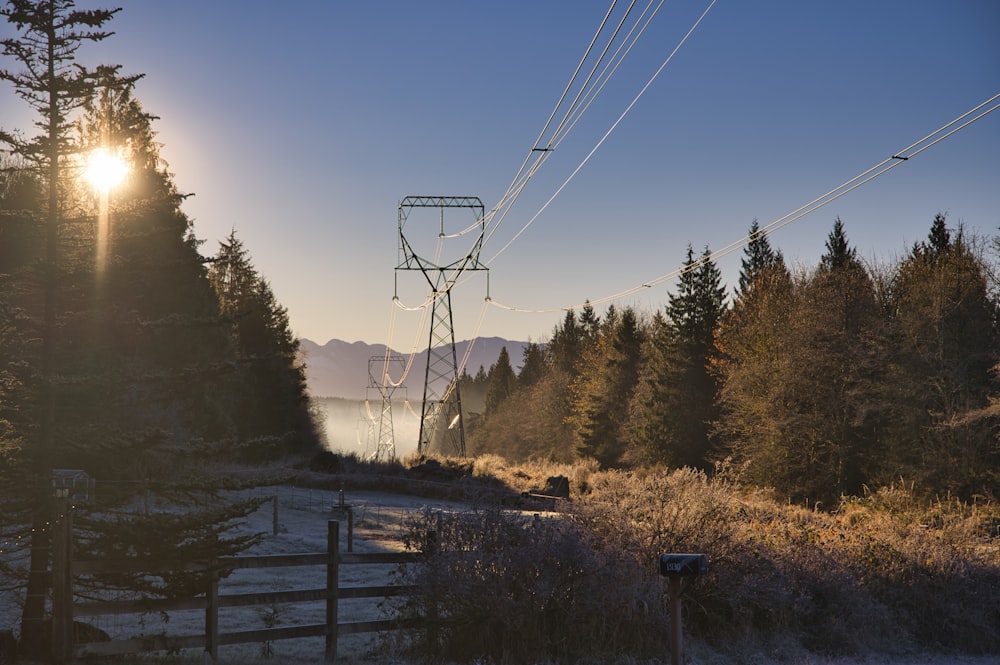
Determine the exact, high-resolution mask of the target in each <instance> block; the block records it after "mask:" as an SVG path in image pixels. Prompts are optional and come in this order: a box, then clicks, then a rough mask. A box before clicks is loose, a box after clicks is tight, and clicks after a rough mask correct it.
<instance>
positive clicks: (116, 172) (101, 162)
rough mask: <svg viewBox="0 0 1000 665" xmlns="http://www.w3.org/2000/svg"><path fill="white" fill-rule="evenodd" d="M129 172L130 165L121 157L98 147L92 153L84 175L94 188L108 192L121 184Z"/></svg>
mask: <svg viewBox="0 0 1000 665" xmlns="http://www.w3.org/2000/svg"><path fill="white" fill-rule="evenodd" d="M127 173H128V165H127V164H126V163H125V161H124V160H123V159H122V158H121V157H118V156H117V155H113V154H111V153H110V152H108V151H107V150H105V149H104V148H97V149H96V150H94V151H93V152H92V153H90V158H89V159H88V160H87V170H86V171H85V172H84V174H83V177H84V178H86V179H87V182H89V183H90V184H91V185H93V186H94V188H96V189H98V190H100V191H104V192H106V191H108V190H110V189H112V188H114V187H117V186H118V185H119V184H121V182H122V180H124V179H125V174H127Z"/></svg>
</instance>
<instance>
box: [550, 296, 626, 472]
mask: <svg viewBox="0 0 1000 665" xmlns="http://www.w3.org/2000/svg"><path fill="white" fill-rule="evenodd" d="M644 334H645V333H644V331H643V329H642V327H641V325H640V323H639V319H638V316H637V315H636V313H635V310H633V309H632V308H631V307H628V308H625V309H624V310H622V311H621V312H620V313H619V312H618V311H617V310H613V309H610V308H609V310H608V313H607V315H606V316H605V318H604V324H603V325H602V326H601V332H600V334H599V335H598V337H597V341H596V343H594V344H593V345H591V346H590V347H588V349H587V350H586V351H585V352H584V355H583V357H582V359H581V362H580V364H579V373H578V374H577V376H576V378H575V379H574V381H573V383H572V385H571V386H570V392H571V394H572V402H571V406H570V415H569V416H568V418H567V422H568V423H569V424H570V426H571V427H572V429H573V432H574V434H575V436H576V440H577V453H578V454H579V455H580V456H581V457H587V458H594V459H596V460H597V461H598V462H600V463H601V465H602V466H606V467H610V466H615V465H617V464H618V463H619V462H620V461H621V459H622V455H623V454H624V452H625V442H626V433H625V430H624V424H625V422H626V417H627V413H628V404H629V400H630V399H631V396H632V391H633V390H634V388H635V384H636V381H637V379H638V374H639V362H640V359H641V352H642V341H643V338H644Z"/></svg>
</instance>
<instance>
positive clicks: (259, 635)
mask: <svg viewBox="0 0 1000 665" xmlns="http://www.w3.org/2000/svg"><path fill="white" fill-rule="evenodd" d="M64 514H65V513H64ZM59 526H61V527H62V528H60V529H57V532H56V533H54V534H53V545H54V549H53V552H54V561H53V568H52V572H53V594H52V601H53V602H52V605H53V607H52V650H53V659H54V660H55V662H57V663H67V662H72V661H73V660H74V659H76V658H81V657H84V656H90V655H117V654H125V653H144V652H149V651H176V650H178V649H192V648H204V650H205V654H206V656H207V657H208V658H209V659H210V661H211V662H212V663H215V662H217V661H218V657H219V646H220V645H226V644H243V643H251V642H261V643H263V642H268V641H273V640H283V639H291V638H299V637H314V636H321V635H322V636H325V637H326V651H325V657H326V660H327V661H328V662H329V661H333V660H334V659H336V657H337V638H338V637H339V636H340V635H350V634H355V633H366V632H367V633H370V632H379V631H385V630H398V629H400V628H406V627H412V626H414V625H416V622H414V621H404V620H401V619H383V620H376V621H360V622H344V623H342V622H340V621H339V617H338V604H339V601H340V599H342V598H344V599H347V598H387V597H392V596H400V595H406V594H409V593H411V592H412V588H411V587H406V586H402V585H387V586H370V587H341V586H340V585H339V577H340V566H342V565H348V564H399V563H412V562H415V561H417V560H419V558H418V557H419V555H417V554H414V553H403V552H384V553H370V554H355V553H351V552H346V553H345V552H341V551H340V523H339V522H337V521H335V520H331V521H329V522H328V523H327V551H326V552H322V553H314V554H274V555H265V556H237V557H220V558H217V559H215V560H213V561H211V562H207V563H199V564H189V565H185V566H183V567H182V568H180V569H182V570H186V571H198V570H206V571H209V573H210V580H211V581H210V582H209V585H208V589H206V593H205V595H204V596H197V597H193V598H183V599H143V600H129V601H91V602H81V603H74V602H73V576H74V575H95V574H100V573H111V572H118V573H122V572H162V571H154V570H150V569H149V568H148V567H143V565H142V563H141V562H128V563H126V564H123V563H121V562H112V561H74V560H73V559H72V556H71V534H72V528H71V524H70V521H69V520H68V519H64V520H61V524H60V525H59ZM283 566H326V586H324V587H321V588H316V589H305V590H290V591H270V592H261V593H245V594H230V595H220V594H219V572H220V571H222V570H233V569H240V568H244V569H245V568H274V567H283ZM173 570H178V568H174V569H173ZM308 601H326V621H325V622H324V623H317V624H308V625H296V626H284V627H280V628H264V629H260V630H248V631H241V632H234V633H220V632H219V610H220V609H223V608H229V607H246V606H256V605H270V604H274V603H295V602H308ZM198 609H204V610H205V632H204V633H203V634H200V635H152V636H145V637H139V638H134V639H127V640H111V641H106V642H86V643H75V641H74V637H73V620H74V618H76V617H85V616H98V615H115V614H139V613H146V612H167V611H171V610H174V611H177V610H198Z"/></svg>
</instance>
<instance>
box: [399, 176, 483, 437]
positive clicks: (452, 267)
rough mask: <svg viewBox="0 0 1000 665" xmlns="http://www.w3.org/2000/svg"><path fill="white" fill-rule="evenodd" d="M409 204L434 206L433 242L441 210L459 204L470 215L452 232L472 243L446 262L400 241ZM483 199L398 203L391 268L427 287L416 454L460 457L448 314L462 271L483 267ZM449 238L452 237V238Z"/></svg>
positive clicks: (455, 373)
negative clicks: (470, 236)
mask: <svg viewBox="0 0 1000 665" xmlns="http://www.w3.org/2000/svg"><path fill="white" fill-rule="evenodd" d="M414 208H437V209H438V211H439V227H438V236H437V237H438V240H439V242H440V241H443V240H444V239H445V238H447V237H448V236H447V235H446V234H445V229H444V214H445V210H446V209H449V208H460V209H461V208H464V209H466V210H471V211H472V212H473V214H474V215H475V221H474V223H473V224H472V225H467V226H465V227H464V229H460V230H459V231H458V233H457V234H456V235H465V234H466V233H475V234H476V235H475V241H474V242H473V244H472V247H471V248H470V249H469V251H468V252H466V253H465V254H464V255H462V256H461V257H459V258H458V259H456V260H454V261H451V262H449V263H441V264H439V263H438V262H437V261H438V260H439V259H435V260H433V261H432V260H430V259H426V258H424V257H421V256H419V255H418V254H417V253H416V252H415V251H413V246H412V245H411V244H410V242H409V241H408V240H407V239H406V235H405V234H404V232H403V227H404V226H405V224H406V220H407V218H408V217H409V216H410V213H411V212H412V211H413V209H414ZM484 213H485V208H484V207H483V202H482V201H480V200H479V197H476V196H407V197H406V198H404V199H403V200H402V202H401V203H400V204H399V254H400V262H399V265H398V266H396V270H397V271H399V270H419V271H420V272H421V273H423V275H424V278H425V279H426V280H427V283H428V284H429V285H430V287H431V296H432V305H431V328H430V336H429V341H428V344H427V372H426V374H425V376H424V400H423V406H422V407H421V412H420V439H419V440H418V441H417V452H418V453H425V452H428V451H430V450H438V451H440V452H442V453H445V454H450V455H458V456H460V457H465V423H464V422H462V398H461V395H460V394H459V389H458V356H457V354H456V352H455V327H454V323H453V319H452V314H451V289H452V287H454V286H455V281H456V280H457V279H458V278H459V276H461V274H462V273H463V272H466V271H468V270H488V268H487V267H486V266H484V265H482V264H481V263H480V262H479V252H480V250H481V249H482V245H483V238H484V235H485V231H486V220H485V219H484ZM452 237H454V236H452Z"/></svg>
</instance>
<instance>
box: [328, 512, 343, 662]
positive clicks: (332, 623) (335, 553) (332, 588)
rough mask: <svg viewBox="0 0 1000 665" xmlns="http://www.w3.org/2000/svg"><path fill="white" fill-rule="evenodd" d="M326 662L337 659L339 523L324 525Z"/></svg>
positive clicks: (332, 521)
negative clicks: (325, 556) (325, 555)
mask: <svg viewBox="0 0 1000 665" xmlns="http://www.w3.org/2000/svg"><path fill="white" fill-rule="evenodd" d="M326 552H327V555H328V556H327V563H326V662H328V663H332V662H333V661H334V660H336V659H337V637H338V635H337V622H338V618H337V610H338V605H339V604H340V603H339V601H340V590H339V588H338V587H339V584H338V580H339V579H340V522H338V521H336V520H330V521H328V522H327V523H326Z"/></svg>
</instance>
